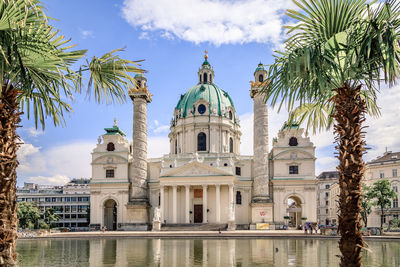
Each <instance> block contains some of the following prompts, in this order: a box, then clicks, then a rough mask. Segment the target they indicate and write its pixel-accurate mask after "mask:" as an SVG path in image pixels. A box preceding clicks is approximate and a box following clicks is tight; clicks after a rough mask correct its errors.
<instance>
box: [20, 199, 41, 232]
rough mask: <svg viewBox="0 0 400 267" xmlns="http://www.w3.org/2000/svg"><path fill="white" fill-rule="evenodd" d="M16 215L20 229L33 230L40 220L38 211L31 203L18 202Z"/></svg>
mask: <svg viewBox="0 0 400 267" xmlns="http://www.w3.org/2000/svg"><path fill="white" fill-rule="evenodd" d="M17 214H18V215H17V217H18V226H19V227H20V228H23V229H26V228H29V229H33V228H36V227H37V226H38V224H39V219H40V213H39V209H38V208H37V207H36V206H35V205H33V204H32V203H31V202H19V203H18V213H17Z"/></svg>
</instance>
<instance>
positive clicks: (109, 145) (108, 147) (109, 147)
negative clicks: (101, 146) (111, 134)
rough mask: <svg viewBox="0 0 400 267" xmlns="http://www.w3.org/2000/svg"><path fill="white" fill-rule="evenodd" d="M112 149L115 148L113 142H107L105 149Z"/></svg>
mask: <svg viewBox="0 0 400 267" xmlns="http://www.w3.org/2000/svg"><path fill="white" fill-rule="evenodd" d="M114 150H115V146H114V143H108V144H107V151H114Z"/></svg>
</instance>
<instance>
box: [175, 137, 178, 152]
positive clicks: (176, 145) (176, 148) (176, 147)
mask: <svg viewBox="0 0 400 267" xmlns="http://www.w3.org/2000/svg"><path fill="white" fill-rule="evenodd" d="M175 154H178V139H175Z"/></svg>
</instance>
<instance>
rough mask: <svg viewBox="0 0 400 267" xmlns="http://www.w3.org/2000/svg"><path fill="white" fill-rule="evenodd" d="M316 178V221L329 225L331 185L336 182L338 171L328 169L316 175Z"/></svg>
mask: <svg viewBox="0 0 400 267" xmlns="http://www.w3.org/2000/svg"><path fill="white" fill-rule="evenodd" d="M317 179H318V194H317V202H318V203H317V209H318V210H317V216H318V221H319V223H320V224H322V225H329V224H330V223H331V221H330V220H329V206H330V204H335V203H331V200H330V198H331V192H330V189H331V186H332V185H333V184H335V183H337V182H338V180H339V172H337V171H328V172H322V173H321V174H320V175H318V176H317Z"/></svg>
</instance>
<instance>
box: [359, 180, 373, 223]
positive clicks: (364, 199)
mask: <svg viewBox="0 0 400 267" xmlns="http://www.w3.org/2000/svg"><path fill="white" fill-rule="evenodd" d="M370 191H371V188H370V187H369V186H367V185H365V184H364V185H363V186H362V195H361V218H362V220H363V221H364V226H365V227H368V215H370V214H371V212H372V203H371V193H370Z"/></svg>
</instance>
